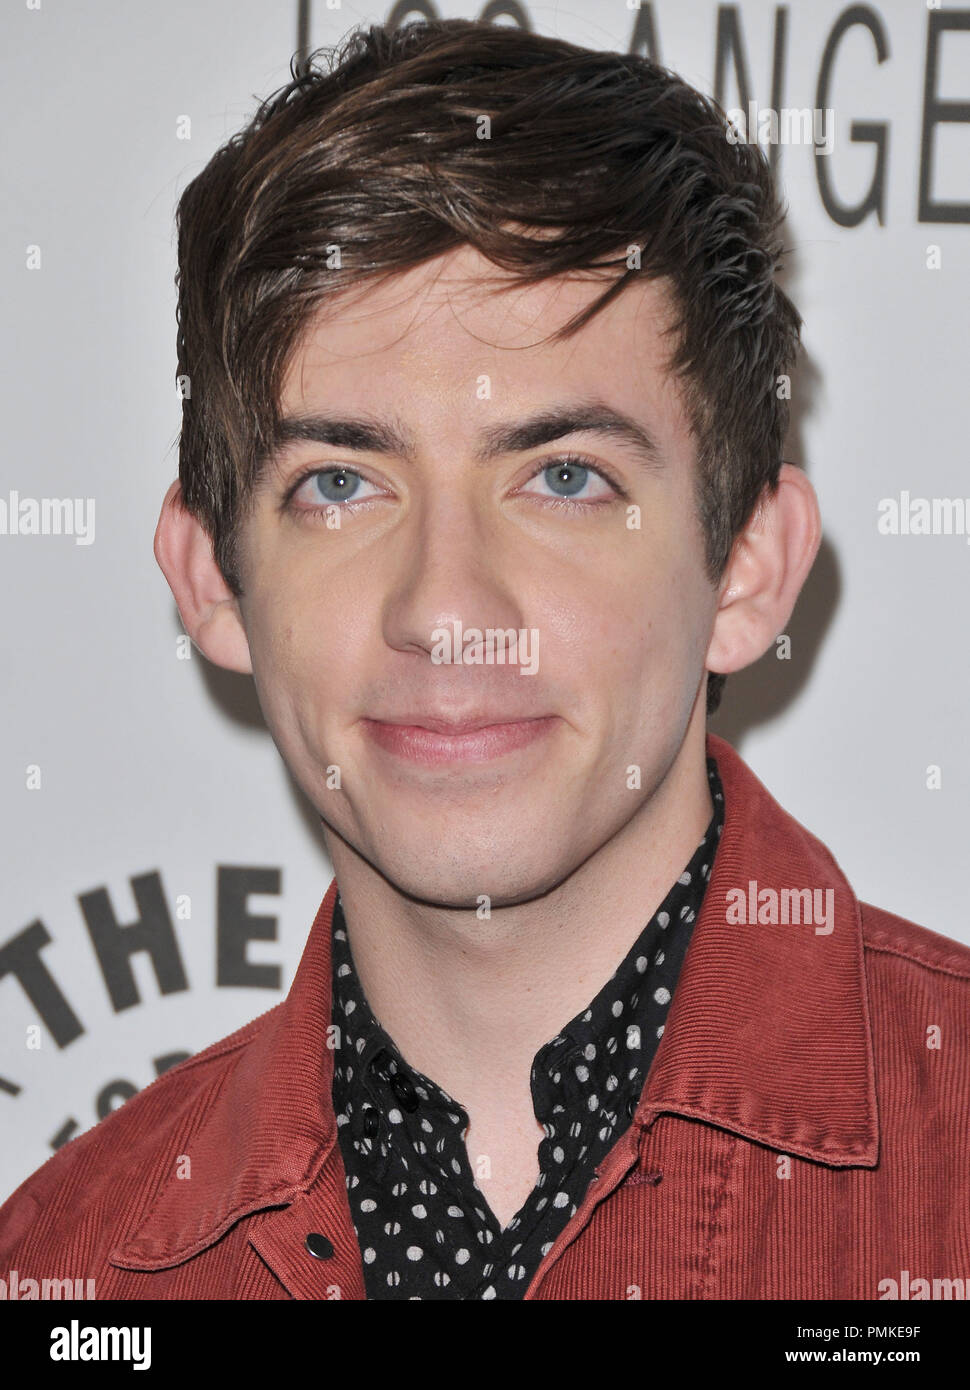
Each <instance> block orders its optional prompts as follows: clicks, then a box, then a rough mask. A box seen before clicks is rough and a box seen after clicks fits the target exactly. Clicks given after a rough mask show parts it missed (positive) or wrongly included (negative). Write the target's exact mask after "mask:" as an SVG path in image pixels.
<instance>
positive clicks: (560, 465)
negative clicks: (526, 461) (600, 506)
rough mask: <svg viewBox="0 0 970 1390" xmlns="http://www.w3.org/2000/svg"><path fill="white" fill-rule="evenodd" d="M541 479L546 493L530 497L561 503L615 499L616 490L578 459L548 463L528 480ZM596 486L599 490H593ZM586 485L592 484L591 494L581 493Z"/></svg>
mask: <svg viewBox="0 0 970 1390" xmlns="http://www.w3.org/2000/svg"><path fill="white" fill-rule="evenodd" d="M537 478H541V479H542V481H543V482H544V483H545V485H546V487H548V488H549V491H548V492H539V493H533V494H532V495H533V496H538V497H546V498H549V499H556V500H558V501H561V502H571V501H574V500H575V501H578V502H602V501H606V500H608V499H609V498H611V497H616V496H617V492H618V489H617V488H616V487H614V485H613V484H612V483H611V482H610V481H609V480H608V479H607V478H606V476H605V475H604V474H603V473H601V472H600V471H599V469H597V468H593V467H592V466H590V465H589V464H587V463H586V462H584V461H583V460H582V459H578V458H564V459H557V460H556V461H555V462H554V463H548V464H546V466H545V467H544V468H541V469H540V470H539V472H538V473H535V474H534V475H533V477H532V478H531V479H530V480H529V481H530V482H534V481H535V479H537ZM597 483H598V484H599V491H598V492H597V491H596V484H597ZM588 485H592V487H593V492H592V493H589V492H585V491H584V490H585V489H586V488H587V486H588Z"/></svg>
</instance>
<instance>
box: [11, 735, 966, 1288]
mask: <svg viewBox="0 0 970 1390" xmlns="http://www.w3.org/2000/svg"><path fill="white" fill-rule="evenodd" d="M707 751H708V754H709V755H711V756H713V757H714V758H716V760H717V765H718V770H719V773H720V776H721V780H722V784H723V787H724V799H725V824H724V832H723V834H722V837H721V843H720V847H719V849H718V854H717V858H716V860H715V866H714V872H713V874H712V877H711V881H710V883H709V884H708V888H707V892H706V894H705V898H704V905H703V908H702V911H701V915H700V917H699V919H698V921H697V924H696V926H695V928H694V933H693V937H692V940H691V945H690V948H689V950H688V953H687V958H686V960H685V962H684V965H683V968H682V972H681V976H680V979H679V982H678V985H677V989H676V992H675V994H674V999H673V1003H672V1005H671V1009H670V1014H669V1016H668V1021H667V1025H666V1029H665V1032H664V1035H663V1038H662V1039H661V1042H660V1046H659V1048H658V1050H657V1054H656V1056H655V1058H654V1062H653V1065H652V1067H651V1069H650V1072H649V1075H648V1078H647V1083H646V1086H645V1088H644V1092H643V1096H642V1098H641V1102H640V1106H639V1109H638V1111H637V1113H636V1116H635V1118H634V1121H633V1124H632V1125H631V1127H630V1129H629V1130H628V1131H627V1132H626V1133H625V1134H624V1135H623V1136H622V1138H621V1139H620V1140H619V1141H618V1142H617V1144H616V1145H615V1146H614V1148H613V1149H612V1150H611V1152H610V1154H609V1155H608V1156H607V1158H606V1159H605V1160H604V1161H603V1163H602V1164H601V1165H600V1168H599V1170H598V1176H597V1177H596V1178H595V1179H594V1181H593V1182H592V1183H591V1185H590V1188H589V1191H588V1193H587V1196H586V1199H585V1201H584V1202H583V1204H582V1205H581V1207H580V1208H579V1210H578V1211H577V1212H576V1215H575V1216H574V1217H573V1219H572V1221H570V1223H569V1225H568V1226H567V1227H566V1229H565V1230H564V1231H563V1233H562V1234H561V1236H560V1237H559V1239H558V1240H557V1241H556V1243H555V1245H554V1246H553V1248H552V1250H550V1252H549V1254H548V1255H547V1256H546V1258H545V1260H544V1261H543V1262H542V1265H541V1266H540V1268H539V1269H538V1271H537V1273H536V1275H535V1277H534V1279H533V1280H532V1283H531V1284H530V1287H529V1289H528V1291H527V1293H526V1297H527V1298H530V1299H531V1298H538V1299H633V1298H676V1299H695V1298H753V1299H778V1298H809V1299H820V1298H849V1299H876V1298H879V1297H881V1296H882V1295H883V1294H885V1293H886V1292H887V1291H891V1286H890V1285H888V1284H886V1283H884V1282H883V1281H890V1280H895V1281H897V1282H902V1283H903V1285H904V1287H905V1284H906V1281H907V1280H908V1281H909V1283H910V1285H912V1281H914V1280H916V1279H927V1280H933V1279H936V1280H958V1281H961V1282H962V1283H963V1285H964V1290H963V1291H965V1292H966V1293H967V1295H968V1296H970V1163H968V1148H970V949H968V948H967V947H965V946H962V945H960V944H959V943H957V942H955V941H951V940H950V939H949V938H947V937H943V936H939V935H937V934H936V933H934V932H930V931H927V930H925V929H924V928H922V927H919V926H916V925H914V924H913V923H911V922H906V921H904V920H903V919H901V918H899V917H896V916H894V915H893V914H891V913H888V912H883V911H880V910H879V909H877V908H874V907H870V906H868V905H867V904H860V903H859V902H858V901H857V899H856V898H855V896H854V894H853V893H852V890H851V888H850V887H849V884H848V882H847V881H846V879H845V877H844V875H843V874H842V872H841V870H840V869H839V867H838V865H837V864H836V862H835V860H834V859H833V857H832V855H831V854H830V853H829V851H828V850H827V849H826V848H825V846H824V845H823V844H821V842H820V841H819V840H817V839H816V838H815V837H814V836H813V835H811V834H809V833H808V831H806V830H805V829H804V828H803V827H802V826H801V825H799V824H798V822H797V821H795V820H794V819H793V818H792V817H791V816H789V815H788V814H787V813H786V812H785V811H783V810H782V809H781V807H779V806H778V804H777V803H776V802H775V801H774V799H773V798H772V797H771V796H770V795H769V793H768V792H767V791H766V790H765V788H764V787H763V786H762V785H761V783H760V782H759V781H758V779H757V778H756V777H755V775H754V774H753V773H752V771H751V770H750V768H748V767H747V765H746V764H745V763H744V762H743V761H742V759H741V758H740V757H739V756H738V755H737V753H735V752H734V750H733V749H732V748H731V747H730V746H729V745H728V744H727V743H725V742H724V740H723V739H720V738H718V737H717V736H716V735H713V734H709V735H708V739H707ZM752 881H753V882H754V883H755V884H756V890H761V891H762V892H763V890H765V889H774V890H776V891H778V892H780V890H782V889H809V890H813V891H814V890H819V891H820V892H821V894H823V895H824V893H825V892H826V890H829V889H830V890H831V891H832V893H833V895H834V896H833V898H832V900H831V901H832V902H834V909H835V910H834V927H833V929H832V930H831V932H827V933H826V932H819V931H817V930H816V926H815V925H814V924H812V923H807V924H806V923H804V922H802V923H799V924H796V923H784V922H774V923H755V924H749V925H738V924H735V923H732V922H731V921H729V914H728V912H727V910H726V904H727V902H728V897H727V895H728V893H729V892H730V891H731V890H735V889H742V890H743V891H744V892H745V894H748V893H749V884H750V883H751V882H752ZM335 896H336V883H335V882H334V883H331V885H330V888H329V889H328V891H327V894H326V896H325V897H324V900H323V902H322V904H321V906H320V909H319V911H318V913H317V916H316V919H315V921H314V923H313V926H312V928H311V931H310V936H309V939H308V941H307V945H306V949H305V951H304V953H303V958H302V961H301V963H300V967H299V970H298V972H297V975H296V978H295V979H294V982H293V986H292V988H291V990H290V992H289V994H288V996H287V998H286V999H285V1000H284V1001H283V1002H282V1003H281V1004H279V1005H277V1006H276V1008H274V1009H271V1010H270V1011H269V1012H268V1013H266V1014H263V1015H262V1016H261V1017H260V1018H257V1019H256V1020H254V1021H253V1022H252V1023H250V1024H248V1025H247V1026H246V1027H245V1028H242V1029H240V1030H239V1031H238V1032H237V1033H234V1034H233V1035H232V1036H231V1037H229V1038H226V1039H224V1040H223V1041H222V1042H219V1043H217V1044H215V1045H214V1046H213V1047H210V1048H208V1049H207V1050H206V1051H205V1052H202V1053H200V1054H199V1055H198V1056H197V1057H194V1058H191V1059H190V1060H189V1061H187V1062H184V1063H183V1064H182V1065H181V1066H178V1067H176V1068H174V1069H173V1070H172V1071H169V1072H167V1073H166V1074H165V1075H164V1076H162V1077H161V1078H159V1080H158V1081H156V1082H154V1083H153V1085H151V1086H149V1087H148V1088H147V1089H146V1090H144V1091H142V1092H140V1093H139V1094H138V1095H137V1096H134V1097H132V1099H131V1100H129V1101H127V1102H126V1103H125V1104H124V1105H123V1106H122V1107H121V1108H120V1109H119V1110H117V1111H115V1112H114V1113H113V1114H111V1115H109V1116H108V1117H107V1119H105V1120H103V1121H102V1122H101V1123H100V1124H99V1125H97V1126H96V1127H95V1128H94V1129H93V1130H90V1131H88V1132H87V1133H86V1134H83V1135H81V1136H79V1137H78V1138H77V1139H74V1140H72V1141H71V1142H70V1143H69V1144H67V1145H66V1146H65V1147H64V1148H63V1149H61V1150H60V1151H59V1152H58V1153H56V1154H55V1155H54V1156H53V1157H52V1158H51V1159H50V1160H49V1161H48V1162H47V1163H46V1164H45V1165H44V1166H43V1167H42V1168H41V1169H39V1170H38V1171H37V1173H35V1174H34V1175H33V1176H32V1177H30V1178H28V1180H27V1181H26V1182H25V1183H24V1184H23V1185H22V1186H21V1187H20V1188H18V1190H17V1191H16V1192H15V1193H14V1194H13V1196H12V1197H11V1198H10V1199H9V1200H8V1201H7V1202H6V1203H5V1204H4V1206H3V1207H2V1208H0V1277H2V1278H4V1279H7V1278H9V1273H10V1271H12V1270H16V1271H17V1272H18V1278H19V1280H20V1283H21V1287H22V1285H23V1281H24V1280H26V1279H30V1278H33V1279H37V1280H42V1279H64V1278H72V1279H73V1278H83V1279H91V1278H93V1279H94V1280H95V1281H96V1294H97V1297H98V1298H100V1299H110V1298H166V1299H280V1298H288V1297H292V1298H298V1299H328V1298H329V1299H334V1298H356V1299H362V1298H363V1297H364V1282H363V1277H362V1271H361V1262H360V1254H359V1251H358V1247H357V1241H356V1237H355V1235H354V1230H353V1226H352V1224H351V1221H350V1212H349V1207H348V1204H347V1199H346V1192H345V1178H344V1171H343V1166H342V1163H341V1159H340V1150H339V1145H338V1144H336V1142H335V1140H336V1122H335V1117H334V1113H333V1106H332V1102H331V1097H330V1087H331V1080H332V1072H333V1068H332V1061H333V1059H332V1055H331V1052H330V1051H329V1049H328V1047H327V1025H328V1024H329V1022H330V917H331V913H332V910H333V903H334V899H335ZM820 900H822V899H820ZM764 901H767V899H764ZM186 1159H188V1160H189V1162H190V1167H187V1165H186V1162H185V1160H186ZM187 1172H188V1174H189V1175H188V1176H185V1175H184V1174H186V1173H187ZM180 1174H182V1175H181V1176H180ZM310 1232H317V1233H319V1234H321V1235H324V1236H326V1237H327V1238H328V1239H329V1241H330V1242H331V1243H332V1245H333V1247H334V1254H333V1255H332V1257H330V1258H326V1259H318V1258H315V1257H314V1256H312V1255H311V1254H310V1253H309V1252H308V1250H307V1248H306V1244H305V1241H306V1236H307V1234H308V1233H310ZM904 1271H906V1272H907V1273H906V1274H905V1275H904V1273H903V1272H904ZM880 1285H882V1287H880ZM917 1287H921V1286H917ZM929 1287H930V1289H931V1290H932V1285H930V1286H929ZM954 1289H956V1290H957V1292H958V1296H959V1295H960V1293H961V1289H960V1285H959V1284H957V1285H955V1286H950V1292H951V1296H952V1291H953V1290H954ZM21 1296H23V1293H21ZM937 1296H940V1295H939V1294H938V1295H937Z"/></svg>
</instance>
